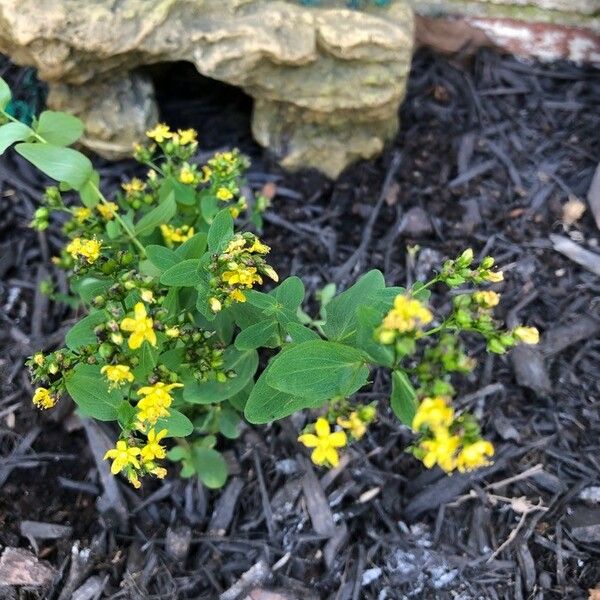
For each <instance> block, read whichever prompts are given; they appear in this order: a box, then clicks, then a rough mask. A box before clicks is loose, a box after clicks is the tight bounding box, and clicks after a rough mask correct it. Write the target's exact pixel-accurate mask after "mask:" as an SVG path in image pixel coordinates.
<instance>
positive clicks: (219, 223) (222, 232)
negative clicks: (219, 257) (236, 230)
mask: <svg viewBox="0 0 600 600" xmlns="http://www.w3.org/2000/svg"><path fill="white" fill-rule="evenodd" d="M232 237H233V219H232V218H231V214H230V213H229V209H228V208H224V209H223V210H222V211H220V212H218V213H217V216H216V217H215V218H214V220H213V222H212V223H211V225H210V229H209V230H208V239H207V241H208V250H209V251H210V252H213V253H216V252H221V251H222V250H224V249H225V246H227V243H228V242H229V240H230V239H231V238H232Z"/></svg>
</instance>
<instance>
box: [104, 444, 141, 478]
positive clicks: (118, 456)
mask: <svg viewBox="0 0 600 600" xmlns="http://www.w3.org/2000/svg"><path fill="white" fill-rule="evenodd" d="M139 454H140V449H139V448H136V447H135V446H128V445H127V442H126V441H125V440H119V441H118V442H117V445H116V446H115V447H114V448H111V449H110V450H108V451H107V453H106V454H105V455H104V460H107V459H108V458H112V459H113V463H112V465H111V467H110V472H111V473H112V474H113V475H116V474H117V473H119V472H120V471H122V470H123V469H124V468H125V467H127V466H128V465H132V466H133V467H134V468H136V469H139V468H140V463H139V461H138V459H137V456H138V455H139Z"/></svg>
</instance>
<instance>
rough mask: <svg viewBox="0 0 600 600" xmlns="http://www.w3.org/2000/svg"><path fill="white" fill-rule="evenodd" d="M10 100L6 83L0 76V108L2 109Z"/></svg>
mask: <svg viewBox="0 0 600 600" xmlns="http://www.w3.org/2000/svg"><path fill="white" fill-rule="evenodd" d="M11 100H12V93H11V91H10V87H8V83H6V81H4V79H2V77H0V110H4V109H5V108H6V107H7V106H8V103H9V102H10V101H11Z"/></svg>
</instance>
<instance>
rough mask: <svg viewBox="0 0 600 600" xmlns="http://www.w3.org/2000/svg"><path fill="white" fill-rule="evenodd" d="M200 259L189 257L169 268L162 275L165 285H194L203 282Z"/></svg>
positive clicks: (161, 280)
mask: <svg viewBox="0 0 600 600" xmlns="http://www.w3.org/2000/svg"><path fill="white" fill-rule="evenodd" d="M201 281H202V278H201V276H200V260H199V259H197V258H188V259H187V260H183V261H181V262H180V263H177V264H176V265H173V266H172V267H170V268H169V269H167V270H166V271H165V272H164V273H163V274H162V275H161V276H160V282H161V283H162V284H163V285H171V286H177V287H193V286H195V285H198V284H199V283H201Z"/></svg>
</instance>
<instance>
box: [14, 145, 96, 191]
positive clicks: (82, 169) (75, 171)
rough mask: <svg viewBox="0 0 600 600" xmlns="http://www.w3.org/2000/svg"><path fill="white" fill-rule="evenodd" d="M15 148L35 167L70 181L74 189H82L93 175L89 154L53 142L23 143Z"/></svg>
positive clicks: (47, 173)
mask: <svg viewBox="0 0 600 600" xmlns="http://www.w3.org/2000/svg"><path fill="white" fill-rule="evenodd" d="M15 150H16V151H17V152H18V153H19V154H20V155H21V156H22V157H23V158H25V159H26V160H28V161H29V162H30V163H31V164H32V165H33V166H34V167H37V168H38V169H39V170H40V171H41V172H42V173H44V174H46V175H48V177H51V178H52V179H56V181H61V182H65V183H68V184H69V185H70V186H71V187H72V188H73V189H75V190H80V189H82V188H83V187H84V186H85V184H86V182H87V181H88V180H89V179H90V178H91V177H92V173H93V168H92V163H91V162H90V159H89V158H88V157H87V156H84V155H83V154H81V152H77V150H73V148H62V147H61V146H53V145H52V144H32V143H22V144H17V145H16V146H15Z"/></svg>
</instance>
